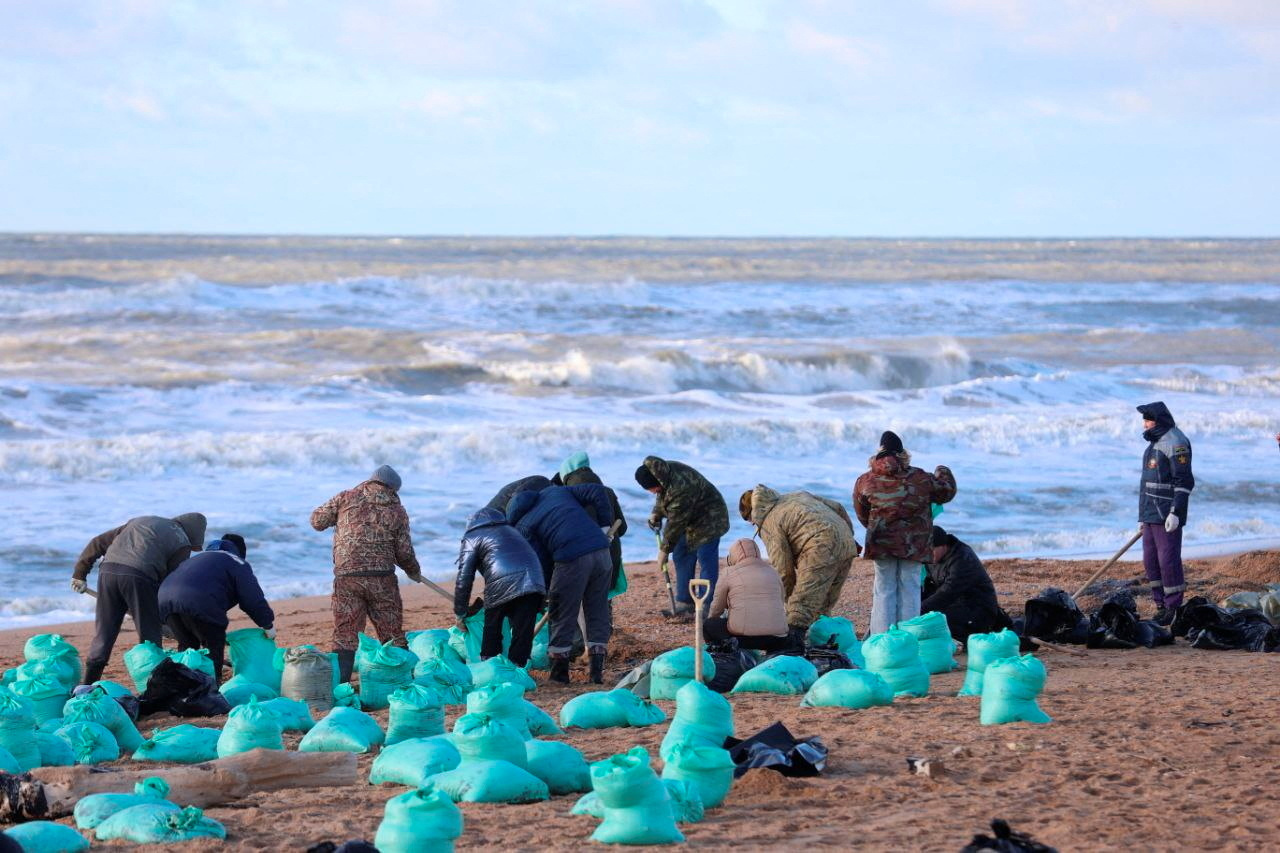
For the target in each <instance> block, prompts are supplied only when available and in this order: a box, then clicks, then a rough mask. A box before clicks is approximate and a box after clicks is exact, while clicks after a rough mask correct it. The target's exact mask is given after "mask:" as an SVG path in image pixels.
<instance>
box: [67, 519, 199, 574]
mask: <svg viewBox="0 0 1280 853" xmlns="http://www.w3.org/2000/svg"><path fill="white" fill-rule="evenodd" d="M205 525H206V521H205V517H204V516H203V515H201V514H200V513H198V512H187V513H183V514H182V515H179V516H177V517H175V518H162V517H160V516H158V515H142V516H138V517H137V518H131V519H129V520H128V521H126V522H125V523H124V524H122V525H120V526H119V527H117V528H115V529H114V530H108V531H107V532H106V533H100V534H99V535H97V536H95V537H93V539H90V540H89V544H88V545H86V546H85V548H84V550H83V551H81V552H80V557H79V559H77V560H76V564H75V568H74V569H73V570H72V574H71V576H72V577H74V578H77V579H79V580H84V579H85V578H87V577H89V572H90V570H91V569H92V568H93V564H94V562H95V561H97V560H98V559H99V558H101V559H102V563H103V565H106V564H108V563H110V564H112V565H115V566H123V567H125V568H128V569H133V570H134V571H136V572H139V573H140V574H142V575H143V576H144V577H146V578H148V579H150V580H153V581H155V582H156V583H157V584H158V583H160V582H161V581H163V580H164V579H165V577H166V576H168V574H169V573H170V572H171V571H173V570H174V569H176V568H177V567H178V565H179V564H180V563H181V562H182V561H183V560H185V559H187V557H189V556H191V552H192V551H199V550H200V549H201V548H203V547H204V532H205Z"/></svg>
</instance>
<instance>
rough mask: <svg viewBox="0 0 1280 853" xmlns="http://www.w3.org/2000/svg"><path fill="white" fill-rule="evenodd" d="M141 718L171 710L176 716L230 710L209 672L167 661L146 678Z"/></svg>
mask: <svg viewBox="0 0 1280 853" xmlns="http://www.w3.org/2000/svg"><path fill="white" fill-rule="evenodd" d="M138 705H139V709H138V710H139V716H142V717H145V716H147V715H148V714H157V713H160V712H161V711H168V712H169V713H170V714H173V715H174V716H175V717H216V716H218V715H220V714H225V713H227V712H228V711H230V710H231V704H230V703H229V702H227V698H226V697H225V696H223V695H222V694H221V693H219V692H218V683H217V682H216V681H214V680H213V677H212V676H210V675H208V674H207V673H203V672H199V671H197V670H194V669H192V668H191V667H189V666H185V665H183V664H180V663H178V662H177V661H175V660H173V659H171V658H166V659H165V660H163V661H161V662H160V665H159V666H157V667H156V668H155V669H154V670H152V672H151V677H150V678H149V679H147V689H146V691H145V692H144V693H143V694H142V695H141V696H139V697H138Z"/></svg>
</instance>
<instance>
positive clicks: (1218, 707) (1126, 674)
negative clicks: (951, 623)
mask: <svg viewBox="0 0 1280 853" xmlns="http://www.w3.org/2000/svg"><path fill="white" fill-rule="evenodd" d="M1097 565H1098V564H1097V563H1092V562H1087V561H1054V560H999V561H992V562H991V563H990V564H989V568H990V570H991V574H992V576H993V578H994V579H995V580H996V585H997V587H998V588H999V590H1000V593H1001V596H1002V603H1003V604H1004V606H1005V607H1006V609H1009V610H1011V611H1016V610H1020V608H1021V604H1022V602H1023V601H1025V599H1026V598H1028V597H1030V596H1032V595H1034V594H1035V593H1036V592H1037V591H1038V590H1039V589H1040V588H1042V587H1044V586H1048V585H1054V586H1059V587H1063V588H1066V589H1068V590H1070V589H1073V588H1074V587H1076V586H1078V585H1079V584H1080V583H1082V582H1083V581H1084V580H1085V579H1086V578H1087V577H1088V575H1089V574H1090V573H1091V572H1092V570H1093V569H1094V568H1096V567H1097ZM629 576H630V578H631V581H632V586H631V590H630V592H629V593H628V594H627V595H625V596H623V597H622V598H621V599H620V600H618V601H617V602H616V616H617V629H616V632H615V640H614V643H613V646H612V648H611V651H610V659H609V666H608V672H607V677H608V680H609V681H610V682H612V681H615V680H616V679H617V678H619V677H621V676H622V675H623V674H624V673H625V672H626V671H627V670H628V669H629V668H631V667H632V666H633V665H635V664H637V663H639V662H641V661H642V660H644V659H645V658H648V657H651V656H653V655H655V654H657V653H659V652H661V651H664V650H666V649H669V648H672V647H674V646H676V645H679V644H681V643H686V642H689V641H691V638H692V627H691V626H673V625H670V624H667V623H666V622H664V621H663V620H661V619H660V618H657V617H656V614H657V611H658V609H659V608H660V606H661V603H662V601H663V598H664V597H665V590H664V589H663V587H662V586H661V584H660V582H659V575H658V573H657V572H656V570H655V567H654V565H653V564H651V563H650V564H633V565H631V566H630V567H629ZM870 577H871V566H870V564H869V563H866V562H861V561H860V562H859V563H857V564H855V571H854V572H853V573H852V574H851V576H850V581H849V583H848V584H847V585H846V587H845V591H844V595H843V597H842V600H841V607H840V611H841V615H846V616H850V617H851V618H853V619H854V621H855V624H856V625H858V626H859V629H860V630H865V625H866V621H867V616H868V612H869V608H870V597H871V593H870ZM1188 577H1189V579H1190V583H1191V590H1190V594H1192V595H1208V596H1209V597H1217V596H1219V595H1222V594H1226V593H1229V592H1233V591H1236V590H1239V589H1260V588H1261V585H1262V584H1263V583H1268V582H1280V552H1251V553H1249V554H1244V555H1237V556H1232V557H1220V558H1216V559H1212V560H1196V561H1190V562H1189V563H1188ZM1111 579H1112V580H1111V583H1112V584H1121V583H1124V582H1128V581H1136V580H1137V576H1136V574H1135V566H1134V564H1121V565H1120V566H1118V567H1116V568H1115V569H1114V570H1113V571H1112V574H1111ZM404 593H405V606H406V624H407V625H408V626H410V627H411V628H414V629H418V628H429V627H438V626H443V625H447V624H448V623H449V621H450V616H449V613H448V605H447V602H445V601H444V600H443V599H441V598H440V597H438V596H437V595H435V594H434V593H432V592H431V591H430V590H428V589H426V588H425V587H412V588H404ZM1084 604H1086V606H1087V605H1088V604H1089V601H1088V599H1087V598H1086V600H1085V601H1084ZM276 606H277V613H278V614H279V620H278V625H279V629H280V635H279V638H278V640H277V642H279V643H281V644H290V645H292V644H299V643H306V642H314V643H317V644H319V645H320V646H322V647H327V645H328V638H329V625H330V623H329V610H328V601H327V599H325V598H323V597H313V598H299V599H290V600H285V601H281V602H278V603H277V605H276ZM1141 606H1142V607H1143V608H1144V612H1146V611H1147V610H1149V609H1150V603H1149V602H1146V601H1143V602H1142V605H1141ZM245 624H247V622H245V621H244V620H243V618H241V619H238V620H236V622H235V624H234V626H233V627H241V626H243V625H245ZM56 630H57V631H59V632H61V633H62V634H63V635H64V636H66V637H67V638H68V639H70V640H71V641H72V642H73V643H75V644H76V645H77V646H78V647H80V648H85V647H86V646H87V644H88V641H89V638H90V635H91V632H92V625H91V624H89V623H74V624H68V625H62V626H58V627H57V628H56ZM30 633H32V632H30V631H6V632H3V633H0V661H2V662H3V665H4V666H5V667H9V666H14V665H16V664H17V663H18V662H20V660H21V649H22V643H23V641H24V640H25V639H26V637H27V636H28V635H29V634H30ZM125 639H126V643H125V644H124V647H123V648H127V647H128V641H127V639H128V638H127V636H126V638H125ZM123 648H121V649H118V650H117V652H116V655H115V657H114V659H113V661H112V665H111V666H110V667H109V668H108V670H107V676H108V677H110V678H115V679H119V680H121V681H126V682H127V677H126V675H125V672H124V668H123V666H122V665H121V663H120V658H119V654H120V652H121V651H123ZM1040 657H1041V659H1042V660H1043V661H1044V662H1045V664H1046V666H1047V668H1048V671H1049V680H1048V684H1047V686H1046V688H1045V692H1044V694H1043V695H1042V697H1041V706H1042V707H1043V708H1044V710H1045V711H1046V712H1047V713H1048V714H1049V715H1050V716H1051V717H1052V718H1053V722H1052V723H1050V724H1048V725H1044V726H1033V725H1030V724H1026V723H1018V724H1011V725H1004V726H992V727H983V726H981V725H979V723H978V702H977V700H976V699H972V698H957V697H955V696H954V694H955V692H956V691H957V690H958V689H959V687H960V684H961V682H962V681H963V670H961V671H957V672H953V673H950V674H945V675H939V676H934V677H933V680H932V683H931V687H930V695H929V696H928V697H926V698H923V699H906V700H898V701H896V702H895V703H894V704H893V705H892V706H890V707H885V708H875V709H871V710H864V711H850V710H839V709H823V708H801V707H800V705H799V697H796V698H791V697H779V696H766V695H752V696H734V697H733V698H732V704H733V708H734V714H735V721H736V730H737V734H738V736H740V737H741V736H745V735H748V734H750V733H752V732H755V731H757V730H759V729H760V728H762V727H764V726H766V725H768V724H769V723H772V722H774V721H775V720H781V721H783V722H784V723H785V724H786V725H787V726H788V727H789V728H791V730H792V731H793V732H795V733H796V734H797V735H820V736H821V737H822V738H823V740H824V741H825V742H826V743H827V745H828V746H829V747H830V750H831V755H830V761H829V764H828V766H827V769H826V772H825V773H824V774H823V775H822V776H821V777H819V778H814V779H808V780H803V781H799V780H788V779H785V778H783V777H781V776H778V775H776V774H770V773H761V774H750V775H748V776H747V777H745V778H744V779H742V780H739V781H738V782H737V783H736V784H735V787H734V789H733V791H732V792H731V794H730V796H729V798H728V800H727V801H726V803H725V804H724V806H722V807H721V808H719V809H716V810H714V811H711V812H709V814H708V816H707V818H706V819H705V820H704V821H703V822H701V823H697V824H692V825H688V826H685V827H684V831H685V833H686V835H687V838H688V843H689V846H691V847H698V848H702V849H728V848H730V847H735V848H739V849H743V848H745V849H762V848H767V847H778V846H782V845H785V846H787V847H791V848H795V847H799V846H808V847H819V848H824V849H836V848H840V849H867V850H878V849H921V850H940V851H944V850H949V851H954V850H956V849H959V848H960V847H961V846H963V845H964V843H966V842H967V841H968V839H969V838H970V836H972V835H973V834H974V833H975V832H983V831H986V830H987V827H988V824H989V822H990V820H991V819H992V818H996V817H1000V818H1004V819H1005V820H1007V821H1009V822H1010V823H1011V824H1012V825H1013V826H1014V828H1015V829H1018V830H1021V831H1024V832H1028V833H1030V834H1032V835H1033V836H1034V837H1036V838H1037V839H1038V840H1040V841H1041V842H1043V843H1046V844H1051V845H1053V846H1055V847H1057V848H1059V849H1061V850H1072V849H1092V850H1103V849H1114V850H1119V849H1137V850H1148V849H1149V850H1158V849H1176V848H1181V849H1199V850H1256V849H1259V848H1260V847H1261V846H1265V844H1266V843H1267V839H1272V838H1274V837H1275V834H1276V832H1277V831H1280V817H1277V816H1276V815H1277V810H1276V804H1277V800H1278V799H1280V797H1278V796H1277V794H1276V791H1277V790H1278V789H1280V732H1277V730H1276V728H1275V712H1274V709H1275V707H1276V702H1277V700H1280V679H1277V678H1276V663H1277V659H1276V658H1275V657H1273V656H1272V655H1266V654H1249V653H1238V652H1209V651H1199V650H1195V649H1191V648H1190V647H1188V646H1186V645H1185V644H1179V645H1175V646H1173V647H1166V648H1161V649H1156V650H1152V651H1148V650H1134V651H1096V650H1095V651H1089V652H1088V653H1087V657H1074V656H1068V655H1064V654H1059V653H1054V652H1052V651H1047V650H1042V651H1041V652H1040ZM961 661H962V663H963V659H961ZM574 677H575V683H574V684H573V685H571V686H570V687H560V686H549V685H547V684H546V683H545V681H544V679H545V674H538V676H537V678H538V680H539V689H538V690H537V691H536V693H533V694H531V695H530V697H529V698H531V699H532V700H533V701H534V702H535V703H537V704H538V705H539V706H541V707H542V708H544V709H546V710H547V711H549V712H550V713H552V714H553V715H554V714H558V712H559V709H560V707H561V706H562V705H563V704H564V702H565V701H567V700H568V699H569V698H571V697H572V696H574V695H577V694H578V693H581V692H583V691H584V690H586V689H587V685H586V684H585V683H583V681H582V680H583V678H584V674H583V672H582V670H581V669H580V668H579V669H575V672H574ZM659 704H661V705H663V707H664V708H665V709H666V710H667V711H668V712H671V711H673V710H674V709H673V706H672V703H665V702H664V703H659ZM458 713H460V709H456V708H455V709H450V711H449V714H448V720H447V725H449V726H451V725H452V722H453V720H454V719H455V718H456V716H457V715H458ZM385 715H386V712H385V711H384V712H379V713H378V714H377V716H378V717H379V718H380V719H381V720H382V721H383V722H384V723H385ZM178 722H182V721H180V720H177V719H175V718H169V717H166V716H163V715H160V716H153V717H150V718H147V719H146V720H144V721H142V723H141V725H140V728H141V729H142V730H143V731H144V733H147V732H149V731H150V730H151V729H153V728H159V727H165V726H170V725H175V724H177V723H178ZM192 722H196V723H202V722H204V723H207V724H209V725H220V722H221V721H220V720H217V719H213V720H207V721H201V720H194V721H192ZM665 730H666V726H665V725H659V726H653V727H650V728H647V729H606V730H596V731H587V732H584V731H581V730H574V731H570V732H568V733H567V734H565V735H564V736H563V739H564V740H565V741H567V742H568V743H571V744H573V745H574V746H575V747H577V748H579V749H580V750H582V751H583V752H584V753H585V755H586V756H587V758H588V760H598V759H601V758H605V757H607V756H609V755H611V754H614V753H616V752H620V751H622V750H624V749H627V748H629V747H631V746H634V745H636V744H640V745H643V746H645V747H646V748H648V749H649V750H650V751H651V753H652V754H653V755H654V756H655V765H657V759H656V755H657V747H658V744H659V742H660V741H661V739H662V735H663V734H664V732H665ZM297 737H298V736H296V735H295V736H292V737H290V736H286V741H287V742H288V743H290V744H291V745H292V744H294V743H296V740H297ZM908 757H932V758H942V759H943V760H944V761H945V765H946V771H947V772H946V775H945V776H943V777H942V778H939V779H925V778H922V777H917V776H913V775H911V774H909V773H908V772H907V766H906V759H907V758H908ZM372 760H373V759H372V756H365V757H361V759H360V772H361V778H362V779H366V778H367V774H368V768H369V765H370V764H371V763H372ZM156 769H157V772H158V773H161V774H162V773H163V768H162V767H159V766H157V768H156ZM402 790H403V789H402V788H399V787H396V786H382V787H377V788H375V787H372V786H368V785H363V784H362V785H360V786H359V787H358V788H357V789H355V790H340V789H313V790H305V789H303V790H295V791H285V792H277V793H270V794H259V795H255V796H253V797H250V798H248V799H246V800H242V801H240V802H237V803H235V804H233V805H232V806H230V807H218V808H211V809H209V810H208V814H209V815H210V816H212V817H214V818H216V819H218V820H219V821H222V822H223V823H224V824H225V825H226V827H227V832H228V838H227V841H226V843H225V844H214V843H193V844H189V845H185V846H183V847H182V848H181V849H183V850H204V849H209V850H215V849H232V850H299V849H305V848H306V847H307V846H309V845H311V844H314V843H317V842H320V841H323V840H326V839H332V840H335V841H342V840H345V839H348V838H356V837H363V838H367V839H372V837H373V835H374V832H375V831H376V829H377V826H378V823H379V821H380V820H381V816H382V807H383V804H384V803H385V801H386V800H387V799H389V798H390V797H392V796H393V795H395V794H397V793H399V792H400V791H402ZM575 799H576V798H575V797H573V796H569V797H555V798H553V799H552V800H550V801H548V802H545V803H539V804H534V805H520V806H500V805H476V804H463V806H462V808H463V811H464V814H465V820H466V829H465V834H464V835H463V837H462V838H461V839H459V846H460V847H465V848H499V847H502V848H508V849H511V848H516V849H553V850H570V849H579V848H581V847H583V846H584V845H586V844H588V841H587V839H588V836H589V835H590V834H591V832H592V831H593V830H594V828H595V826H596V821H595V820H593V819H590V818H585V817H574V816H571V815H570V814H569V809H570V808H571V806H572V805H573V802H574V801H575Z"/></svg>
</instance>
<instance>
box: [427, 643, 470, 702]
mask: <svg viewBox="0 0 1280 853" xmlns="http://www.w3.org/2000/svg"><path fill="white" fill-rule="evenodd" d="M450 654H452V652H450ZM413 671H414V678H413V683H414V684H421V685H422V686H423V687H429V688H431V689H432V690H434V691H436V692H437V693H439V694H440V697H441V699H443V700H444V703H445V704H446V705H462V704H464V703H465V702H466V701H467V694H468V693H470V692H471V668H470V667H468V666H467V665H466V664H465V663H460V662H455V661H448V660H442V659H440V658H431V659H428V660H423V661H419V662H418V665H417V666H416V667H414V669H413Z"/></svg>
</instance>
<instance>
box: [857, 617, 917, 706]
mask: <svg viewBox="0 0 1280 853" xmlns="http://www.w3.org/2000/svg"><path fill="white" fill-rule="evenodd" d="M862 656H863V658H864V659H866V662H867V671H868V672H874V673H875V674H876V675H878V676H880V677H881V678H883V679H884V680H885V681H886V682H888V684H889V686H890V687H892V688H893V695H894V696H895V697H897V696H925V695H928V693H929V670H928V669H927V668H926V667H925V665H924V661H922V660H920V646H919V644H918V643H917V642H916V638H915V637H914V636H912V635H911V634H908V633H907V632H906V631H903V630H900V629H899V628H898V627H897V626H896V625H895V626H893V627H891V628H890V629H889V630H888V631H885V632H884V633H883V634H872V635H871V636H870V637H867V639H866V640H864V641H863V643H862Z"/></svg>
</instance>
